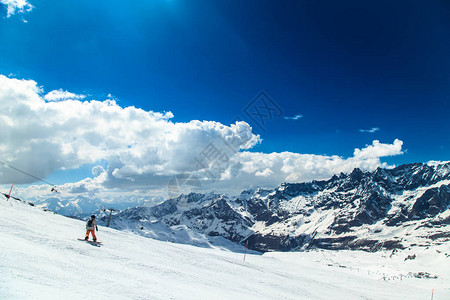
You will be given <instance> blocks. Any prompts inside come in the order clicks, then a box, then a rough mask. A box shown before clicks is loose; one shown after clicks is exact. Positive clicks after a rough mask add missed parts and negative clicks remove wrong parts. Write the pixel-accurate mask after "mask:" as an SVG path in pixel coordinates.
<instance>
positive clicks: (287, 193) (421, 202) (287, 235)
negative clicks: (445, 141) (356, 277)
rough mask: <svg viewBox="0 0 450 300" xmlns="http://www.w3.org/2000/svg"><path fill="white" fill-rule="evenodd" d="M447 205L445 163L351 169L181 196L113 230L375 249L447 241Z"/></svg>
mask: <svg viewBox="0 0 450 300" xmlns="http://www.w3.org/2000/svg"><path fill="white" fill-rule="evenodd" d="M449 206H450V163H440V164H421V163H417V164H408V165H402V166H399V167H396V168H394V169H382V168H378V169H377V170H375V171H373V172H369V171H362V170H360V169H354V170H353V172H351V173H350V174H343V173H341V174H340V175H335V176H333V177H332V178H330V179H329V180H324V181H312V182H307V183H283V184H281V185H280V186H279V187H277V188H275V189H262V188H257V189H252V190H246V191H243V192H242V193H241V194H240V195H239V196H237V197H230V196H227V195H223V194H215V193H208V194H197V193H191V194H188V195H181V196H179V197H177V198H173V199H169V200H166V201H164V202H162V203H160V204H158V205H155V206H151V207H150V206H146V205H142V206H138V207H135V208H129V209H126V210H123V211H121V212H119V213H117V214H116V215H114V217H113V221H112V225H111V226H112V227H113V228H116V229H122V230H131V231H134V232H138V233H140V234H142V235H146V236H150V237H153V238H156V239H160V240H170V241H174V242H186V240H189V241H188V242H187V243H193V244H195V241H201V243H204V242H205V240H211V238H223V239H227V240H229V241H231V242H234V243H240V244H244V243H245V242H246V241H247V240H248V245H249V248H251V249H254V250H258V251H288V250H300V249H309V248H323V249H360V250H366V251H377V250H382V249H388V250H391V249H404V248H407V247H410V246H427V245H435V244H437V245H438V244H442V243H445V242H448V241H449V240H450V230H449V224H450V210H449ZM101 221H103V222H106V216H104V217H103V218H101ZM186 236H188V238H186Z"/></svg>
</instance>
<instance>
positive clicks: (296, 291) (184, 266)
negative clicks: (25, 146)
mask: <svg viewBox="0 0 450 300" xmlns="http://www.w3.org/2000/svg"><path fill="white" fill-rule="evenodd" d="M84 228H85V224H84V222H82V221H78V220H74V219H70V218H66V217H63V216H60V215H56V214H53V213H51V212H44V211H42V210H40V209H38V208H36V207H31V206H28V205H26V204H23V203H20V202H16V201H13V202H6V201H4V200H0V242H1V246H0V299H81V298H87V297H89V298H90V297H93V298H95V299H430V298H431V291H432V289H434V299H450V288H449V287H450V280H449V275H450V268H449V266H450V263H449V262H450V258H449V257H446V256H445V255H444V253H448V254H450V249H449V245H448V244H447V245H441V246H440V247H439V248H436V249H434V248H433V249H428V250H423V249H422V250H420V251H419V250H417V251H416V253H418V257H417V261H409V260H408V261H406V262H405V261H403V259H404V256H405V254H406V252H405V253H403V252H402V253H397V254H395V255H394V256H393V257H392V258H390V257H389V255H387V254H386V252H378V253H366V252H361V251H353V252H351V251H335V252H333V251H310V252H297V253H293V252H291V253H276V252H272V253H266V254H264V255H258V254H252V253H250V254H248V253H247V257H246V261H245V262H244V261H243V254H242V253H237V252H231V251H224V250H221V249H218V248H202V247H194V246H191V245H182V244H174V243H170V242H164V241H157V240H153V239H149V238H145V237H142V236H138V235H134V234H131V233H127V232H121V231H117V230H113V229H109V228H104V227H100V228H99V229H100V231H99V232H98V238H99V240H100V241H102V242H103V245H102V246H101V247H93V246H92V245H90V244H88V243H85V242H83V241H78V240H77V238H80V237H83V236H84V233H85V231H84ZM436 250H438V251H441V253H440V254H442V255H437V253H438V252H436ZM410 252H411V253H414V251H413V250H410ZM412 271H416V272H419V271H424V272H429V273H431V274H432V275H434V274H438V275H439V278H438V279H417V278H404V279H403V280H394V279H392V280H390V281H385V280H383V277H385V278H386V277H387V278H394V277H395V276H396V275H399V274H403V275H406V274H408V272H412Z"/></svg>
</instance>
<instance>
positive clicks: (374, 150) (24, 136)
mask: <svg viewBox="0 0 450 300" xmlns="http://www.w3.org/2000/svg"><path fill="white" fill-rule="evenodd" d="M86 98H87V97H86V96H84V95H77V94H74V93H71V92H68V91H65V90H63V89H60V90H56V91H50V92H49V93H44V90H43V88H42V87H40V86H39V85H38V84H37V83H36V82H35V81H33V80H20V79H15V78H9V77H6V76H3V75H0V103H1V104H2V108H3V113H2V114H1V115H0V124H2V125H1V127H2V130H1V131H0V157H1V159H0V160H1V161H2V162H6V163H7V164H9V165H12V166H14V167H16V168H18V169H21V170H24V171H26V172H28V173H30V174H33V175H34V176H37V177H40V178H46V177H47V176H49V175H50V174H52V173H53V172H55V171H57V170H70V169H77V168H80V167H82V166H83V165H87V164H93V165H96V164H98V165H97V166H95V167H94V168H93V170H92V174H90V175H91V176H90V178H86V179H84V180H82V181H79V182H67V183H66V184H65V185H64V190H66V191H72V192H73V193H75V192H76V193H90V194H92V195H97V196H98V195H103V196H104V197H107V196H106V195H109V196H108V197H112V198H114V195H120V197H123V196H124V194H120V193H117V191H118V190H121V191H124V193H132V194H133V195H134V196H136V195H139V194H142V195H147V196H148V195H150V194H152V193H153V194H159V195H164V194H165V193H167V188H168V186H169V185H170V182H173V180H172V179H173V178H174V176H178V177H179V178H181V179H182V180H181V184H183V180H184V179H186V178H190V179H195V181H196V182H197V183H198V184H197V188H198V187H199V186H201V189H202V190H203V191H205V190H208V189H215V190H218V191H222V192H230V193H235V192H238V191H240V190H242V189H245V188H249V187H254V186H276V185H278V184H279V183H281V182H284V181H288V182H299V181H308V180H312V179H324V178H328V177H330V176H332V175H333V174H336V173H339V172H350V171H351V170H352V169H353V168H355V167H359V168H362V169H367V170H373V169H375V168H377V167H378V166H383V167H388V165H386V164H385V163H382V162H381V160H380V159H381V158H382V157H386V156H392V155H400V154H402V153H403V152H402V145H403V142H402V141H400V140H398V139H397V140H395V141H394V142H393V143H392V144H384V143H381V142H380V141H377V140H375V141H373V143H372V144H371V145H367V146H366V147H365V148H362V149H355V150H354V154H353V156H352V157H348V158H343V157H341V156H337V155H332V156H327V155H316V154H300V153H293V152H281V153H259V152H251V149H252V148H253V147H254V146H255V145H256V144H258V143H261V142H262V139H261V137H260V136H259V135H257V134H254V133H253V132H252V128H251V126H250V125H249V124H248V123H246V122H242V121H241V122H236V123H235V124H231V125H225V124H221V123H219V122H215V121H199V120H192V121H190V122H175V121H173V119H174V116H173V114H172V113H171V112H153V111H145V110H142V109H140V108H136V107H133V106H130V107H121V106H120V105H119V104H117V103H116V101H114V100H111V99H106V100H102V101H98V100H85V99H86ZM100 162H102V163H100ZM104 166H105V167H104ZM86 177H88V175H86ZM12 181H15V182H16V184H31V183H34V182H36V180H35V179H34V178H32V177H30V176H27V175H25V174H22V173H19V172H17V171H16V170H14V169H11V168H7V167H5V166H2V165H0V183H2V184H10V183H11V182H12ZM184 182H185V183H186V184H187V183H189V181H184ZM186 188H187V189H189V188H190V187H189V184H187V186H186ZM27 189H28V190H30V191H31V190H32V189H34V190H35V191H40V190H41V188H33V187H27ZM112 191H115V192H114V193H113V192H112ZM36 193H37V192H36Z"/></svg>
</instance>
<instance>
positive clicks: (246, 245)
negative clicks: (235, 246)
mask: <svg viewBox="0 0 450 300" xmlns="http://www.w3.org/2000/svg"><path fill="white" fill-rule="evenodd" d="M247 248H248V240H247V243H245V252H244V261H245V255H246V254H247Z"/></svg>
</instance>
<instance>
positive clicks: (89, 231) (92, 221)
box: [84, 215, 98, 242]
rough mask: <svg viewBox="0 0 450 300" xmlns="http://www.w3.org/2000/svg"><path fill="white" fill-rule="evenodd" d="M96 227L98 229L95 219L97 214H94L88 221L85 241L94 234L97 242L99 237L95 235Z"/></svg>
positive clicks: (93, 237) (93, 236)
mask: <svg viewBox="0 0 450 300" xmlns="http://www.w3.org/2000/svg"><path fill="white" fill-rule="evenodd" d="M94 229H96V230H97V231H98V227H97V221H95V215H92V216H91V218H90V219H89V220H88V221H87V223H86V236H85V237H84V240H85V241H87V240H88V239H89V234H92V239H93V240H94V242H97V237H96V236H95V230H94Z"/></svg>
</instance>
